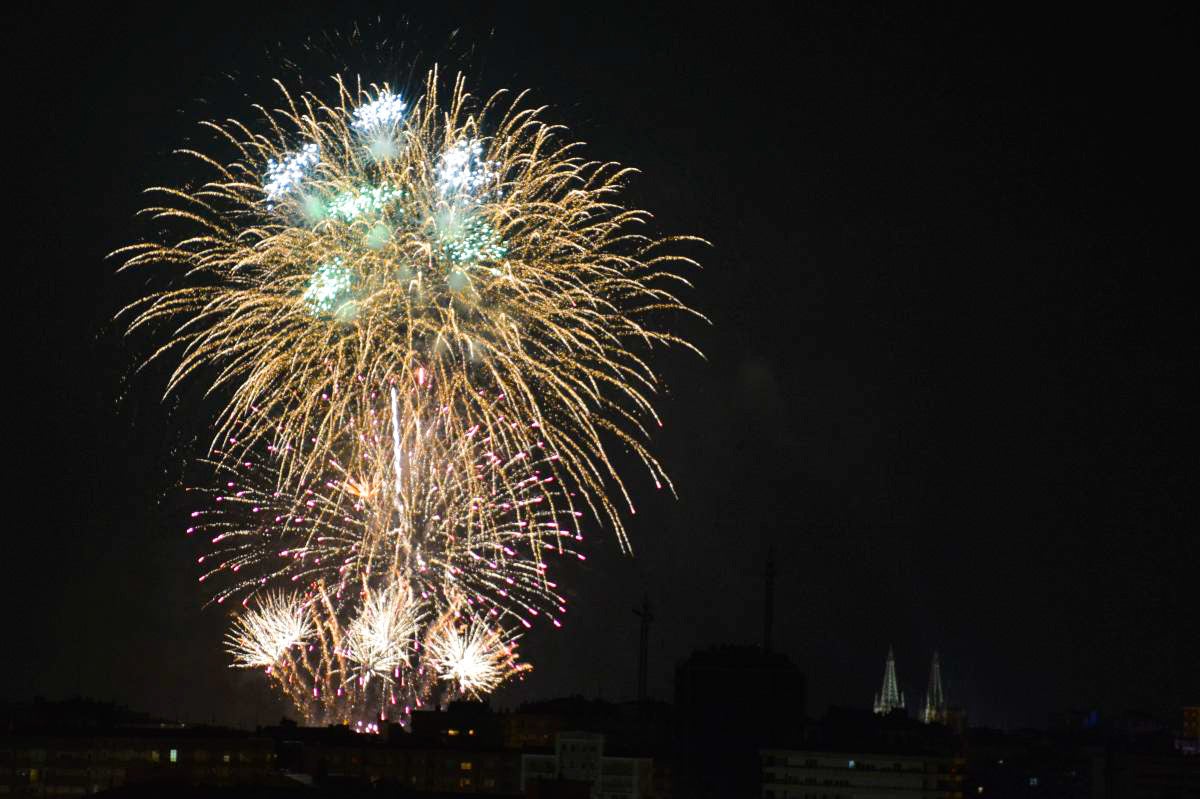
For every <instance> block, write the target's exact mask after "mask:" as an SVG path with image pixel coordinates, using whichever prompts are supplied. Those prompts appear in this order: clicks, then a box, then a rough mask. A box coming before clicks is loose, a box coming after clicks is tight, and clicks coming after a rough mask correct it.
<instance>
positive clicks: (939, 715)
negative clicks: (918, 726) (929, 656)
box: [921, 651, 948, 724]
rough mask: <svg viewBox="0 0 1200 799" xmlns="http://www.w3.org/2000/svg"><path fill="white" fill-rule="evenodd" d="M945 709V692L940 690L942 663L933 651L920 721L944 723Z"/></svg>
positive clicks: (945, 720)
mask: <svg viewBox="0 0 1200 799" xmlns="http://www.w3.org/2000/svg"><path fill="white" fill-rule="evenodd" d="M947 710H948V708H947V706H946V693H945V692H944V691H943V690H942V664H941V662H940V661H939V660H938V653H937V652H936V651H935V652H934V653H933V663H932V664H931V665H930V667H929V688H928V689H926V691H925V709H924V710H922V711H921V721H923V722H925V723H926V724H934V723H936V724H946V723H947Z"/></svg>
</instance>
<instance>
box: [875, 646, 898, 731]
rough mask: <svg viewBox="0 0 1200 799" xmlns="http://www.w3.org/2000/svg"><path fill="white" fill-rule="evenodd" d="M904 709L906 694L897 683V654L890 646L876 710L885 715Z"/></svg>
mask: <svg viewBox="0 0 1200 799" xmlns="http://www.w3.org/2000/svg"><path fill="white" fill-rule="evenodd" d="M903 709H904V694H903V693H902V692H901V691H900V686H899V685H898V684H897V683H896V655H895V654H894V653H893V652H892V648H891V647H890V646H889V647H888V656H887V666H886V667H885V668H884V670H883V688H882V690H880V692H879V693H877V694H875V712H876V713H878V714H880V715H884V714H887V713H891V712H892V711H893V710H903Z"/></svg>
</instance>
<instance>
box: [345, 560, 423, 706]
mask: <svg viewBox="0 0 1200 799" xmlns="http://www.w3.org/2000/svg"><path fill="white" fill-rule="evenodd" d="M419 624H420V613H419V611H418V608H417V607H416V605H415V604H414V603H413V599H412V594H411V593H410V592H409V591H408V589H407V588H404V587H401V586H398V585H395V584H393V585H389V586H388V587H387V588H385V589H384V590H382V591H378V592H376V593H374V594H373V595H368V596H367V597H366V599H364V600H363V607H362V611H361V612H360V613H359V615H358V617H357V618H356V619H354V621H352V622H351V623H350V627H349V629H348V630H347V632H346V657H348V658H349V659H350V660H352V661H354V662H355V663H357V664H358V665H359V667H360V669H361V674H360V675H359V676H358V679H359V680H360V681H361V682H362V683H363V684H364V685H365V684H366V682H367V681H368V680H369V679H370V677H371V675H372V674H374V675H377V676H379V677H383V678H384V679H385V680H390V679H391V678H392V677H394V676H398V671H399V669H400V668H401V667H402V666H405V665H407V664H408V655H409V651H410V650H411V649H412V641H413V636H414V635H415V634H416V632H417V626H418V625H419Z"/></svg>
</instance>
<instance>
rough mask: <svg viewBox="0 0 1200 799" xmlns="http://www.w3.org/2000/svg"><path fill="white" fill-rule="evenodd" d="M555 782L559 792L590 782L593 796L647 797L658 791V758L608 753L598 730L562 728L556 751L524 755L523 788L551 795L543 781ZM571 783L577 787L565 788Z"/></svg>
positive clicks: (616, 798)
mask: <svg viewBox="0 0 1200 799" xmlns="http://www.w3.org/2000/svg"><path fill="white" fill-rule="evenodd" d="M545 783H549V784H551V785H554V786H555V794H556V795H558V794H571V795H575V794H579V793H580V792H581V791H582V786H588V788H587V792H586V794H583V795H586V796H588V797H589V799H646V798H647V797H652V796H655V793H654V762H653V760H652V759H651V758H646V757H611V756H606V755H605V754H604V736H603V735H601V734H600V733H595V732H561V733H558V734H557V735H556V736H555V741H554V752H553V753H545V754H536V753H535V754H523V755H522V756H521V785H520V787H521V791H522V793H525V794H527V795H549V791H548V790H547V789H546V788H544V787H542V784H545ZM559 783H568V784H572V785H573V786H574V789H573V790H571V789H567V790H564V789H563V788H564V787H565V786H560V785H559Z"/></svg>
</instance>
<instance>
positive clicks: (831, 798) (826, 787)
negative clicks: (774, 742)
mask: <svg viewBox="0 0 1200 799" xmlns="http://www.w3.org/2000/svg"><path fill="white" fill-rule="evenodd" d="M762 757H763V761H762V762H763V779H762V796H763V799H857V797H865V796H869V797H871V799H887V798H888V797H896V798H897V799H902V798H903V797H909V798H910V799H961V797H962V796H963V792H962V788H963V775H964V773H965V771H966V761H965V760H964V759H962V758H961V757H950V756H936V755H902V754H886V753H873V752H859V751H853V750H851V751H842V752H830V751H823V750H818V751H810V750H803V749H768V750H764V751H763V753H762Z"/></svg>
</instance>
